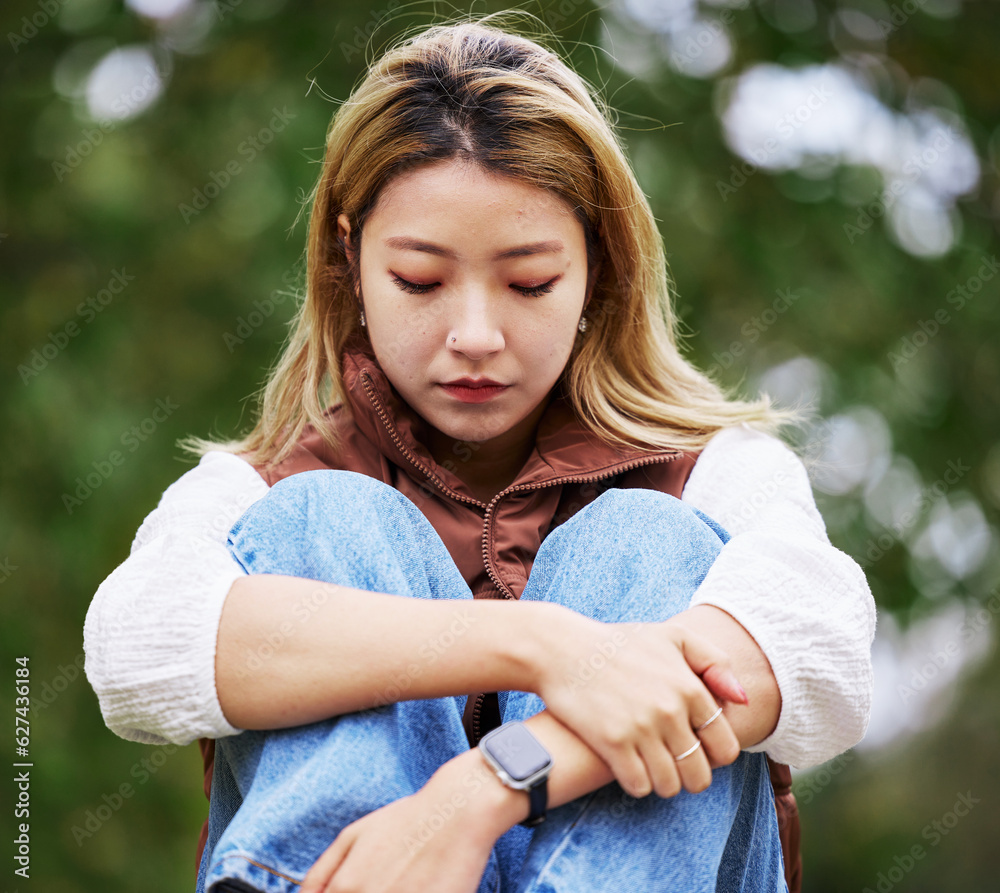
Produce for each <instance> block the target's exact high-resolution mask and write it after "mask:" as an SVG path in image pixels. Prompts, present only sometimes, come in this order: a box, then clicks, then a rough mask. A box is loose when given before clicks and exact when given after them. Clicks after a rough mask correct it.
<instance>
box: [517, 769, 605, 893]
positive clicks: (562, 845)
mask: <svg viewBox="0 0 1000 893" xmlns="http://www.w3.org/2000/svg"><path fill="white" fill-rule="evenodd" d="M598 791H600V788H598V790H597V791H592V792H591V793H590V795H589V796H588V797H587V803H586V805H585V806H584V807H583V809H581V810H580V812H579V813H578V814H577V816H576V818H575V819H573V822H572V824H571V825H570V826H569V827H568V828H567V829H566V830H565V832H564V833H563V838H562V840H561V841H559V845H558V846H557V847H556V848H555V849H554V850H553V851H552V855H550V856H549V858H548V859H547V860H546V862H545V864H544V865H543V866H542V867H541V868H540V869H539V870H538V874H536V875H535V877H534V878H532V880H531V885H530V886H529V887H527V888H526V890H525V891H524V893H531V891H532V890H541V889H543V888H542V887H541V886H539V885H540V884H541V883H542V882H543V881H544V880H545V875H546V874H548V872H549V868H550V867H551V865H552V863H553V862H554V861H555V860H556V859H557V858H559V857H560V856H561V855H562V853H563V850H565V849H566V847H567V846H568V845H569V840H570V837H572V835H573V831H574V830H575V829H576V826H577V825H578V824H579V822H580V819H582V818H583V817H584V816H585V815H586V814H587V813H588V812H589V811H590V808H591V806H593V805H594V801H595V800H596V799H597V794H598Z"/></svg>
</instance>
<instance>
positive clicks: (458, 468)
mask: <svg viewBox="0 0 1000 893" xmlns="http://www.w3.org/2000/svg"><path fill="white" fill-rule="evenodd" d="M546 403H547V401H545V402H543V403H542V404H541V405H540V406H539V407H537V408H536V409H535V410H534V411H533V412H532V413H531V414H530V415H529V416H528V417H527V418H525V419H524V420H522V421H521V422H519V423H518V424H517V425H515V426H514V427H513V428H512V429H511V430H510V431H506V432H504V433H503V434H500V435H498V436H496V437H492V438H490V439H489V440H483V441H468V440H456V439H455V438H454V437H449V436H448V435H447V434H443V433H442V432H440V431H438V430H437V429H436V428H433V427H431V426H428V427H429V431H428V436H427V449H428V450H429V451H430V454H431V455H432V456H433V457H434V461H435V462H437V463H438V465H441V466H443V467H444V468H447V469H448V470H449V471H452V472H453V473H454V474H456V475H457V476H458V477H459V478H461V480H462V482H463V483H464V484H465V485H466V486H467V487H468V488H469V489H470V490H471V491H472V493H473V494H474V495H475V496H476V498H477V499H479V500H481V501H483V502H489V501H490V500H491V499H492V498H493V497H494V496H496V494H497V493H499V492H500V491H501V490H503V489H504V488H505V487H508V486H510V484H512V483H513V482H514V481H515V480H516V479H517V476H518V473H519V472H520V471H521V469H522V468H523V467H524V464H525V462H527V461H528V457H529V456H530V455H531V452H532V450H533V449H534V448H535V433H536V429H537V427H538V421H539V419H540V418H541V417H542V414H543V413H544V411H545V406H546Z"/></svg>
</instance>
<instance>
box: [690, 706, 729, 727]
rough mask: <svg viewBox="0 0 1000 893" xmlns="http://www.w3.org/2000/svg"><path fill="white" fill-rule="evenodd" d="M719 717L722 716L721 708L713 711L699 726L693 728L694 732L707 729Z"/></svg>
mask: <svg viewBox="0 0 1000 893" xmlns="http://www.w3.org/2000/svg"><path fill="white" fill-rule="evenodd" d="M720 716H722V708H721V707H720V708H719V709H718V710H716V711H715V713H713V714H712V715H711V716H710V717H709V718H708V719H706V720H705V721H704V722H703V723H702V724H701V725H700V726H695V727H694V730H695V731H696V732H700V731H701V730H702V729H707V728H708V727H709V726H710V725H711V724H712V723H713V722H715V721H716V720H717V719H718V718H719V717H720Z"/></svg>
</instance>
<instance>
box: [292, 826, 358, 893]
mask: <svg viewBox="0 0 1000 893" xmlns="http://www.w3.org/2000/svg"><path fill="white" fill-rule="evenodd" d="M345 831H346V829H345ZM352 842H353V838H352V837H351V836H350V835H348V834H346V833H345V832H344V831H341V832H340V834H338V835H337V839H336V840H335V841H334V842H333V843H332V844H330V846H329V847H327V848H326V850H325V852H324V853H323V855H322V856H320V857H319V859H317V860H316V862H315V863H314V864H313V867H312V868H310V869H309V873H308V874H307V875H306V876H305V878H304V879H303V881H302V887H301V888H300V890H299V893H322V891H323V890H325V889H326V885H327V884H328V883H330V881H331V880H332V879H333V876H334V874H335V873H336V871H337V869H338V868H340V866H341V864H342V863H343V861H344V859H345V858H346V857H347V853H348V852H349V851H350V849H351V843H352Z"/></svg>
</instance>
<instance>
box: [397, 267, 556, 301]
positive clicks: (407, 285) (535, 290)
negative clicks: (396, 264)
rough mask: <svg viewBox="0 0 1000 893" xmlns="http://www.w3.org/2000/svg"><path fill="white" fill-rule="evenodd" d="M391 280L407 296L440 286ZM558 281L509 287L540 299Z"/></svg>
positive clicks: (398, 278)
mask: <svg viewBox="0 0 1000 893" xmlns="http://www.w3.org/2000/svg"><path fill="white" fill-rule="evenodd" d="M392 279H393V282H395V283H396V286H397V287H398V288H399V289H401V290H402V291H405V292H406V293H407V294H408V295H426V294H427V293H428V292H431V291H433V290H434V289H435V288H437V287H438V286H439V285H440V284H441V283H440V282H428V283H418V282H410V281H409V280H407V279H404V278H403V277H402V276H398V275H397V274H396V273H393V274H392ZM558 279H559V277H558V276H554V277H553V278H552V279H550V280H549V281H548V282H543V283H542V284H541V285H533V286H527V285H511V286H510V287H511V288H512V289H513V290H514V291H516V292H518V293H519V294H522V295H524V296H525V297H528V298H540V297H541V296H542V295H547V294H548V293H549V292H550V291H552V289H553V288H555V285H556V281H557V280H558Z"/></svg>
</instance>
